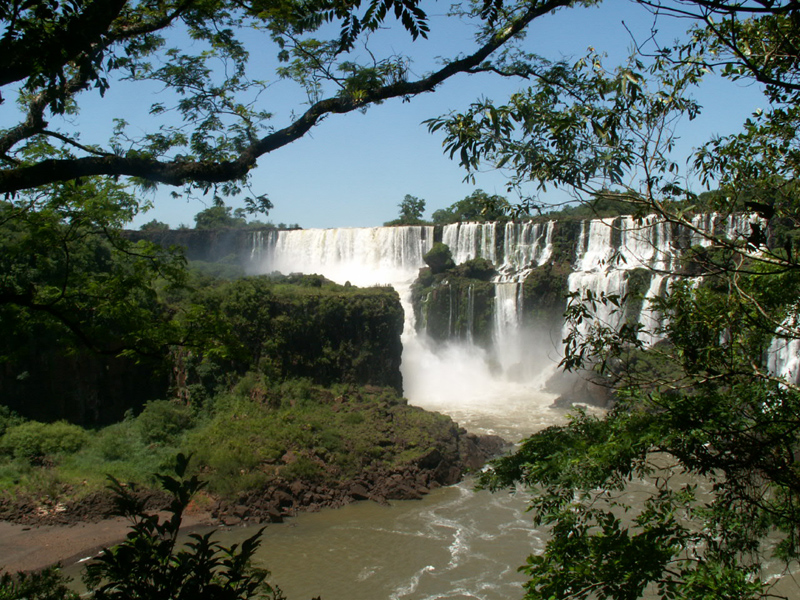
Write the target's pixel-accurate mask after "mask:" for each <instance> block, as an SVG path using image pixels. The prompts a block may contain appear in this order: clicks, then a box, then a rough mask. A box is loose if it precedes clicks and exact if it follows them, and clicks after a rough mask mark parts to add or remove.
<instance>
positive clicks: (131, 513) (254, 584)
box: [85, 454, 284, 600]
mask: <svg viewBox="0 0 800 600" xmlns="http://www.w3.org/2000/svg"><path fill="white" fill-rule="evenodd" d="M188 463H189V459H188V458H186V457H185V456H184V455H181V454H179V455H178V457H177V461H176V465H175V473H176V475H177V478H175V477H171V476H167V475H160V476H159V480H160V481H161V485H162V486H163V487H164V489H165V490H166V491H167V492H169V493H170V494H171V495H172V503H171V504H170V507H169V512H170V513H171V516H169V517H167V518H165V519H164V520H161V518H160V517H159V516H158V515H151V514H147V513H146V512H145V510H144V506H143V503H142V501H141V500H140V499H139V498H138V497H137V496H135V495H133V494H132V493H131V492H130V491H129V490H128V489H127V488H126V487H125V486H124V485H122V484H121V483H119V482H118V481H116V480H115V479H112V480H111V484H110V487H111V489H112V490H113V491H114V493H115V494H116V501H117V505H118V510H119V514H120V515H121V516H125V517H127V518H128V519H130V520H131V522H132V525H131V531H130V532H129V533H128V536H127V539H126V540H125V541H124V542H122V543H120V544H118V545H117V546H113V547H112V548H107V549H106V550H104V551H103V552H102V553H101V554H100V555H99V556H98V557H97V558H95V559H94V560H93V561H92V562H91V563H89V564H88V565H87V567H86V576H85V581H86V584H87V587H88V588H89V590H90V592H92V598H95V599H96V600H112V599H116V600H133V599H135V598H174V599H175V600H178V599H186V600H188V599H190V598H191V599H195V598H208V599H211V598H214V599H230V600H238V599H248V598H274V599H276V600H278V599H282V598H284V596H283V594H282V593H281V591H280V589H278V588H273V587H272V586H270V585H269V584H268V583H267V581H266V579H267V577H268V576H269V573H268V572H267V571H266V570H264V569H259V568H256V567H254V566H253V565H252V562H251V561H252V557H253V554H254V552H255V551H256V549H257V548H258V546H259V545H260V540H259V538H260V536H261V531H260V530H259V531H258V532H256V533H255V534H254V535H253V536H251V537H249V538H248V539H246V540H245V541H244V542H242V544H241V546H236V545H235V546H231V547H226V546H223V545H222V544H220V543H219V542H216V541H214V540H213V532H211V533H207V534H197V533H193V534H190V535H189V540H190V541H189V542H188V543H187V544H186V545H185V546H183V547H181V545H180V544H178V534H179V532H180V526H181V522H182V517H183V512H184V511H185V510H186V507H187V506H188V504H189V501H190V500H191V498H192V496H193V495H194V494H196V493H197V492H198V491H199V490H200V489H202V488H203V486H204V484H203V482H201V481H200V480H198V479H197V477H196V476H192V477H185V475H186V468H187V466H188Z"/></svg>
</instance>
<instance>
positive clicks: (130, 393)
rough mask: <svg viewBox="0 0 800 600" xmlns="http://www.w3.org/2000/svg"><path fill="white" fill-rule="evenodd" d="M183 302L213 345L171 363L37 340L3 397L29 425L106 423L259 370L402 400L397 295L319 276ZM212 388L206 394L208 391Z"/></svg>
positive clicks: (4, 380)
mask: <svg viewBox="0 0 800 600" xmlns="http://www.w3.org/2000/svg"><path fill="white" fill-rule="evenodd" d="M173 302H174V303H175V304H174V306H171V307H168V308H169V309H170V310H173V309H174V310H175V311H176V313H180V312H181V310H182V309H180V308H178V307H180V306H181V302H188V303H189V304H192V305H196V306H202V307H203V310H204V311H205V312H204V313H203V314H204V315H205V316H203V317H201V321H202V322H200V321H199V322H198V323H197V327H201V328H202V327H206V328H208V329H209V330H211V331H212V332H213V333H212V334H211V337H209V338H207V340H206V342H205V347H203V348H197V347H194V346H193V347H191V348H180V349H172V350H171V351H170V352H169V354H168V355H165V356H164V357H163V360H162V361H160V362H159V361H155V360H154V361H151V362H148V363H146V364H145V363H143V364H137V363H136V362H134V361H133V360H130V359H126V358H120V357H111V356H99V355H96V354H93V353H92V352H90V351H88V350H85V351H79V352H76V353H69V354H68V353H65V352H64V351H63V350H61V348H60V346H59V345H58V344H55V343H52V340H51V339H48V338H45V337H41V338H37V337H34V336H31V337H30V339H28V340H25V342H24V348H18V349H17V352H16V355H15V357H14V360H10V361H7V362H5V363H4V364H2V365H0V398H2V404H4V405H6V406H8V407H9V408H11V409H12V410H14V411H15V412H17V413H19V414H21V415H22V416H24V417H28V418H35V419H37V420H44V421H55V420H59V419H65V420H68V421H70V422H73V423H78V424H82V425H102V424H108V423H112V422H115V421H118V420H120V419H122V417H123V416H124V414H125V412H126V411H127V410H129V409H134V410H135V411H137V410H138V409H140V408H141V407H142V406H143V405H144V404H145V403H146V402H147V401H149V400H154V399H159V398H166V397H170V396H172V395H174V394H177V395H179V396H183V397H185V398H186V399H189V397H190V396H191V395H192V392H194V393H195V396H196V394H197V393H214V392H215V391H217V390H218V387H219V385H221V383H220V382H224V381H229V380H230V379H231V376H234V375H236V374H237V373H238V374H243V373H245V372H247V371H250V370H256V371H260V372H262V373H264V374H266V375H267V376H268V377H269V378H271V379H273V380H276V381H281V380H285V379H291V378H298V377H301V378H305V379H309V380H311V381H312V382H314V383H317V384H320V385H330V384H333V383H353V384H358V385H375V386H382V387H391V388H393V389H395V390H397V391H398V392H400V393H402V387H403V382H402V375H401V373H400V362H401V354H402V344H401V341H400V335H401V333H402V331H403V310H402V307H401V306H400V301H399V298H398V296H397V293H396V292H395V291H394V290H392V289H391V288H371V289H360V288H355V287H349V286H336V285H334V284H331V283H330V282H324V281H323V280H322V278H319V277H313V276H311V277H309V276H306V277H299V278H295V279H294V280H293V279H292V278H285V279H283V280H281V281H277V282H276V281H274V280H271V279H269V278H267V277H249V278H244V279H240V280H236V281H232V282H227V283H216V284H214V285H212V286H209V287H205V288H200V289H198V290H196V291H195V292H193V294H192V296H191V297H190V298H185V299H183V300H178V301H174V300H173ZM201 388H203V389H201Z"/></svg>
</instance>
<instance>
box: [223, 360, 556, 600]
mask: <svg viewBox="0 0 800 600" xmlns="http://www.w3.org/2000/svg"><path fill="white" fill-rule="evenodd" d="M454 366H457V365H454ZM468 366H469V365H468V364H467V365H461V367H463V368H464V372H463V373H462V374H463V375H465V376H466V375H468V374H469V369H468V368H467V367H468ZM439 367H441V365H439ZM472 375H474V372H473V373H472ZM467 379H469V378H467ZM445 381H450V382H451V383H452V384H453V386H451V387H450V391H454V392H455V397H452V399H453V402H452V403H451V404H448V400H447V398H448V396H449V395H448V394H447V393H445V392H444V391H443V392H441V393H440V394H438V395H436V394H434V395H429V396H427V397H426V400H427V401H424V400H422V399H420V401H419V402H416V401H413V395H412V403H413V404H419V405H421V406H423V407H424V408H426V409H433V410H437V411H439V412H443V413H445V414H449V415H451V416H452V417H454V419H455V420H456V421H457V422H459V423H461V424H462V425H464V426H466V427H467V429H469V430H470V431H476V432H490V433H497V434H500V435H502V436H503V437H505V438H506V439H511V440H519V439H520V438H522V437H523V436H525V435H528V434H530V433H531V432H532V431H535V430H537V429H541V428H542V427H544V426H547V425H550V424H554V423H559V422H563V421H564V419H565V413H564V411H562V410H560V409H555V408H552V407H551V404H552V401H553V396H552V395H550V394H546V393H544V392H541V391H540V390H537V389H536V388H533V387H530V386H529V385H523V384H513V383H506V384H505V385H498V386H497V387H496V388H495V390H494V392H495V393H494V394H487V391H488V390H486V389H482V388H480V387H477V386H476V387H474V388H473V393H472V394H467V393H466V392H465V389H464V387H465V384H466V383H467V382H466V381H465V379H449V378H447V379H445V380H442V382H443V383H444V382H445ZM462 384H463V385H462ZM417 385H420V384H419V383H418V384H417ZM444 387H445V389H446V388H447V386H444ZM483 387H484V388H485V387H487V386H486V384H484V386H483ZM525 507H526V500H525V495H524V494H509V493H506V492H502V493H495V494H492V493H489V492H486V491H479V492H476V491H474V490H473V482H472V480H471V479H467V480H466V481H464V482H462V483H461V484H459V485H455V486H451V487H446V488H439V489H436V490H434V491H432V492H431V493H430V494H429V495H427V496H426V497H425V498H423V499H422V500H419V501H413V500H412V501H393V502H391V503H390V504H389V505H388V506H382V505H379V504H376V503H374V502H368V501H366V502H359V503H355V504H352V505H349V506H346V507H344V508H341V509H337V510H324V511H321V512H319V513H311V514H301V515H298V516H297V517H296V518H293V519H291V520H289V521H288V522H287V523H284V524H281V525H270V526H269V527H267V529H266V530H265V531H264V538H263V545H262V547H261V549H260V550H259V552H258V555H257V564H258V565H259V566H263V567H266V568H268V569H269V570H270V571H271V572H272V574H273V577H272V581H274V582H275V583H276V584H278V585H279V586H280V587H281V588H282V589H283V591H284V592H285V593H286V595H287V597H288V598H290V600H297V599H301V598H302V599H308V598H312V597H315V596H322V598H323V600H374V599H376V598H384V599H390V600H428V599H430V600H433V599H442V600H443V599H453V600H456V599H482V600H500V599H503V600H506V599H508V598H519V597H522V595H523V589H522V587H521V584H522V582H523V581H524V577H523V576H522V575H521V574H519V573H518V572H517V567H518V566H519V565H521V564H523V563H524V562H525V558H526V556H527V555H528V554H530V553H531V552H534V551H536V550H538V549H541V548H542V547H543V542H542V537H541V534H540V533H539V532H538V531H536V530H535V529H534V528H533V527H532V526H531V522H530V517H529V516H528V515H527V514H526V513H525ZM250 534H252V530H251V529H233V530H230V531H226V532H222V533H221V536H222V539H223V541H224V542H225V543H235V542H240V541H241V540H242V539H244V537H245V536H247V535H250Z"/></svg>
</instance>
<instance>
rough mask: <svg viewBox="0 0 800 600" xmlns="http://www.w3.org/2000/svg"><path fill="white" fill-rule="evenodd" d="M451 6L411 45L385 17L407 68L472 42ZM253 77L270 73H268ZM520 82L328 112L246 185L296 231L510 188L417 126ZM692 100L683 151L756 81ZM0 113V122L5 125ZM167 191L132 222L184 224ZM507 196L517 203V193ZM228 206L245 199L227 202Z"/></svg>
mask: <svg viewBox="0 0 800 600" xmlns="http://www.w3.org/2000/svg"><path fill="white" fill-rule="evenodd" d="M447 6H448V3H447V0H441V1H440V2H438V3H433V4H429V5H427V6H426V10H427V11H428V13H429V15H430V16H431V17H432V18H431V35H430V38H429V39H428V40H418V41H416V42H413V43H412V42H411V40H410V38H409V36H408V35H407V34H406V33H405V32H403V31H400V30H399V27H398V26H397V25H396V24H395V23H394V22H393V21H392V22H391V23H390V24H391V27H392V28H394V29H398V31H397V32H389V33H388V34H387V36H388V41H386V42H384V43H385V44H386V47H390V48H393V49H396V50H397V51H398V52H402V53H411V54H412V55H413V56H414V57H415V62H414V63H413V64H412V70H413V71H414V72H415V73H416V74H417V75H421V74H423V73H425V72H427V71H429V70H430V68H431V67H432V66H433V64H434V63H433V62H432V61H431V58H430V57H436V56H453V55H454V53H456V52H458V51H459V50H461V51H464V52H466V51H469V50H470V49H471V48H472V47H473V45H472V43H471V38H470V34H469V32H468V31H466V30H461V29H457V28H452V27H447V28H444V27H442V26H441V21H442V19H441V18H440V17H439V16H437V13H442V12H443V11H445V10H446V9H447ZM387 23H389V22H388V21H387ZM623 23H624V24H623ZM652 23H653V18H652V16H651V15H649V14H648V13H647V12H646V11H645V10H643V9H642V8H641V7H639V6H636V5H635V4H633V3H631V2H627V1H625V0H606V2H605V3H604V4H603V5H601V6H600V7H598V8H589V9H587V8H577V9H570V10H563V11H561V12H560V13H558V14H557V15H555V16H553V17H548V18H546V19H542V20H539V21H536V22H535V23H534V25H533V27H532V28H531V29H530V30H529V32H528V34H527V37H526V39H525V42H524V43H525V48H526V50H528V51H530V52H535V53H537V54H539V55H542V56H545V57H546V58H550V59H558V58H561V57H576V58H577V57H579V56H581V55H583V54H585V52H586V49H587V48H588V47H589V46H592V47H594V48H595V49H596V50H598V51H601V52H607V53H608V54H609V55H610V59H620V60H621V59H622V58H624V57H625V56H626V55H627V53H628V51H629V49H630V48H631V45H632V39H631V35H630V33H629V32H628V30H627V29H626V27H625V24H626V25H627V26H628V28H630V30H631V31H632V32H633V33H634V35H636V37H637V39H640V40H643V39H645V38H646V37H647V36H648V34H649V31H650V28H651V25H652ZM685 25H686V23H685V22H683V23H681V22H676V21H674V20H673V21H667V20H666V19H664V18H662V19H660V20H659V22H658V29H659V41H660V42H661V43H663V44H668V43H669V42H670V41H672V40H673V39H674V38H675V37H676V35H677V34H678V32H680V31H682V30H683V28H684V26H685ZM273 54H274V52H273V51H272V49H270V50H269V55H267V56H264V57H260V56H258V54H257V50H256V51H255V52H254V56H253V59H254V61H255V64H256V66H258V65H259V63H262V64H263V66H265V67H269V66H270V65H272V64H274V63H272V62H271V61H272V55H273ZM425 57H428V58H425ZM609 64H611V62H609ZM261 76H265V77H271V78H273V79H274V74H273V75H271V74H270V73H269V72H268V71H265V72H264V74H263V75H261ZM520 87H524V82H520V81H512V80H502V79H500V78H498V77H495V76H489V75H480V76H467V75H461V76H458V77H456V78H454V79H451V80H449V81H448V82H446V83H444V84H443V85H442V86H441V87H440V88H439V89H438V90H437V91H436V92H435V93H431V94H426V95H424V96H418V97H416V98H413V99H412V100H411V101H410V102H403V101H402V100H400V99H397V100H391V101H387V102H385V103H384V104H382V105H380V106H375V107H372V108H370V109H369V110H368V111H367V112H366V113H365V114H363V113H352V114H347V115H331V116H330V117H328V118H326V119H325V120H324V121H323V122H322V123H320V124H319V125H318V126H317V127H316V128H314V129H313V130H312V131H311V133H310V134H308V135H306V137H304V138H303V139H301V140H299V141H297V142H294V143H293V144H291V145H289V146H286V147H284V148H281V149H278V150H277V151H275V152H273V153H271V154H269V155H266V156H263V157H261V159H260V160H259V162H258V166H257V168H256V169H255V171H254V172H253V180H252V181H253V185H252V187H253V190H254V191H255V192H257V193H259V194H261V193H266V194H267V195H268V196H269V198H270V199H271V200H272V202H273V203H274V205H275V208H274V209H273V210H272V211H271V212H270V214H269V215H268V216H266V217H261V219H262V220H269V221H272V222H273V223H276V224H278V223H287V224H289V223H298V224H299V225H300V226H301V227H304V228H311V227H362V226H375V225H381V224H382V223H383V222H385V221H388V220H391V219H393V218H395V217H396V216H397V212H398V209H397V205H398V203H399V202H400V201H401V200H402V199H403V197H404V196H405V195H406V194H411V195H414V196H417V197H420V198H424V199H425V200H426V202H427V210H426V216H429V215H430V214H431V213H432V212H433V211H434V210H436V209H439V208H443V207H446V206H449V205H450V204H452V203H453V202H456V201H457V200H460V199H462V198H464V197H465V196H467V195H468V194H469V193H471V192H472V191H473V190H474V189H476V188H482V189H484V190H485V191H487V192H490V193H497V194H501V195H507V194H506V190H505V180H504V179H503V177H502V175H501V174H499V173H485V174H481V175H480V176H479V177H478V180H477V182H476V184H474V185H473V184H468V183H464V182H463V181H462V180H463V177H464V172H463V171H462V170H461V169H460V168H459V167H458V165H457V163H455V162H453V161H450V160H449V159H448V158H447V157H446V156H445V155H444V154H443V153H442V135H441V134H429V133H428V132H427V129H426V128H425V126H424V125H422V121H423V120H424V119H427V118H430V117H436V116H439V115H441V114H444V113H447V112H448V111H450V110H464V109H466V108H467V106H468V105H469V103H470V102H471V101H474V100H475V99H477V98H478V97H481V96H485V97H488V98H491V99H493V100H495V101H498V102H501V101H503V100H504V99H506V98H507V97H508V95H509V94H510V93H511V92H513V91H515V90H516V89H519V88H520ZM152 92H153V94H152V96H150V95H149V94H148V92H147V91H146V90H145V91H142V90H141V89H139V87H136V88H134V87H132V86H126V85H125V84H122V85H118V86H115V87H112V90H111V91H110V92H109V93H108V94H107V96H106V98H105V99H104V100H102V101H92V103H91V104H90V105H89V106H88V108H84V109H83V112H82V113H81V115H80V116H79V117H78V119H77V121H76V122H77V123H78V125H79V126H80V127H81V128H83V129H85V130H86V133H87V135H86V136H85V137H84V141H87V142H88V141H91V133H92V130H93V129H95V128H103V127H106V128H107V127H108V123H109V122H110V120H111V119H112V118H113V117H124V118H126V119H127V120H129V121H130V122H131V123H132V124H134V126H135V125H136V119H137V118H142V117H143V116H144V115H145V114H146V112H145V111H146V108H147V107H149V105H150V104H151V103H152V101H153V100H157V99H159V96H158V93H157V90H155V89H153V90H152ZM273 92H274V94H273ZM697 97H698V99H699V100H700V102H701V104H702V105H703V106H704V107H705V110H704V111H703V114H702V115H701V117H700V118H699V119H697V120H696V121H694V122H692V123H691V124H688V123H687V124H686V125H687V127H686V128H685V130H684V131H682V136H683V144H684V148H685V149H688V148H691V147H696V146H698V145H699V144H700V143H702V142H703V141H705V140H707V139H708V138H709V136H710V135H712V134H725V133H730V132H733V131H736V130H737V129H738V128H739V126H740V125H741V122H742V121H743V119H744V118H746V117H747V115H749V114H750V113H751V112H752V111H753V110H754V109H755V108H758V106H759V102H761V97H760V95H759V93H758V90H756V89H754V88H752V87H751V88H747V87H745V86H742V85H734V84H731V83H725V84H724V85H723V84H722V83H720V82H717V83H714V84H712V85H708V86H706V87H705V88H703V89H702V90H699V93H698V94H697ZM301 100H302V98H301V97H298V96H291V95H290V94H288V93H284V92H283V91H282V87H281V86H280V85H276V86H275V87H274V88H270V90H268V92H267V93H265V94H264V96H263V107H264V108H266V109H267V110H270V111H271V112H273V113H274V114H275V117H274V126H275V127H276V128H279V127H283V126H284V125H286V124H287V123H288V117H289V115H290V113H291V111H294V112H295V113H299V112H301V111H303V110H304V109H305V106H304V105H302V104H301V103H300V101H301ZM9 104H10V103H6V105H5V106H6V107H8V105H9ZM2 110H3V109H0V126H3V123H4V121H5V119H4V118H3V112H2ZM137 115H138V116H137ZM169 192H170V188H168V187H162V188H161V189H160V190H159V191H158V192H157V194H156V196H155V207H154V208H153V209H152V210H150V211H149V212H147V213H145V214H143V215H140V216H139V217H137V219H136V220H135V221H134V223H133V226H134V227H138V226H139V225H141V224H142V223H144V222H147V221H149V220H151V219H158V220H160V221H164V222H166V223H168V224H170V225H171V226H173V227H175V226H178V225H180V224H186V225H189V226H192V225H193V223H194V221H193V217H194V215H195V214H196V213H197V212H198V211H199V210H202V209H203V208H204V205H203V204H202V203H201V202H200V201H197V200H188V201H187V200H186V199H173V198H171V197H169ZM554 198H555V196H554ZM509 199H510V200H512V201H513V200H514V197H513V196H509ZM228 203H229V205H231V206H234V207H236V206H240V205H241V202H237V201H235V200H231V201H229V202H228Z"/></svg>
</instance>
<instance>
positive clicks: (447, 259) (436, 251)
mask: <svg viewBox="0 0 800 600" xmlns="http://www.w3.org/2000/svg"><path fill="white" fill-rule="evenodd" d="M422 260H424V261H425V264H426V265H428V267H430V270H431V273H433V274H434V275H438V274H439V273H444V272H445V271H449V270H450V269H452V268H453V267H455V266H456V263H455V262H454V261H453V254H452V252H450V247H449V246H448V245H447V244H443V243H442V242H435V243H434V244H433V246H431V249H430V250H428V252H426V253H425V256H423V257H422Z"/></svg>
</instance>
